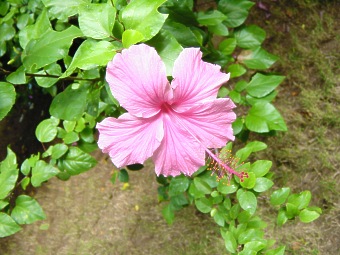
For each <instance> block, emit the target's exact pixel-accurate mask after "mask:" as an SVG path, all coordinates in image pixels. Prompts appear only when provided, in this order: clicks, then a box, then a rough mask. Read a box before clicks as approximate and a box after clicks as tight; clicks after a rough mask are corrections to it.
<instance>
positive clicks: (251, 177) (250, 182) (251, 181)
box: [240, 172, 256, 189]
mask: <svg viewBox="0 0 340 255" xmlns="http://www.w3.org/2000/svg"><path fill="white" fill-rule="evenodd" d="M255 183H256V176H255V174H254V173H253V172H249V173H248V178H244V180H243V182H240V184H241V186H242V187H243V188H246V189H252V188H254V186H255Z"/></svg>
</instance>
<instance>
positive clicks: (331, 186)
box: [0, 0, 340, 255]
mask: <svg viewBox="0 0 340 255" xmlns="http://www.w3.org/2000/svg"><path fill="white" fill-rule="evenodd" d="M258 3H259V2H258ZM261 4H262V5H257V7H256V6H254V7H253V9H252V10H253V11H252V14H251V15H252V16H251V21H249V23H256V24H258V25H259V26H261V27H262V28H264V29H265V30H266V32H267V41H266V44H265V46H264V47H265V48H266V49H267V50H268V51H269V52H271V53H274V54H276V55H278V56H280V57H281V60H280V61H279V62H278V63H277V64H276V65H275V67H274V68H273V70H272V71H273V72H277V73H280V74H283V75H286V77H287V78H286V80H285V81H284V83H283V84H282V86H280V88H279V94H278V97H277V99H276V101H275V102H274V104H275V105H276V107H277V108H278V109H279V110H280V112H281V113H282V115H283V116H284V118H285V120H286V122H287V126H288V128H289V131H288V132H286V133H284V134H283V133H281V134H278V136H275V137H254V138H256V139H262V140H264V141H265V142H266V143H267V144H268V145H269V146H268V147H269V148H270V149H268V150H267V151H265V152H264V153H262V154H259V155H258V157H259V158H264V159H271V160H273V162H274V166H273V170H274V172H275V179H276V182H275V183H276V185H277V187H281V186H282V185H285V186H289V187H291V188H292V190H293V191H294V192H300V191H303V190H305V189H309V190H311V192H312V195H313V200H312V204H313V205H316V206H319V207H321V208H322V209H323V212H324V214H323V215H322V216H321V217H320V218H319V219H318V220H317V221H315V222H313V223H311V224H302V223H297V222H298V221H296V222H292V223H288V224H286V225H285V226H283V227H282V228H278V227H275V224H274V222H273V219H274V218H275V211H274V210H272V209H266V208H269V206H268V207H267V206H266V202H265V201H264V208H265V209H263V211H262V213H263V215H264V216H263V217H264V218H265V219H266V220H268V222H272V223H273V224H271V225H270V226H269V228H268V236H270V237H272V238H276V239H278V240H279V242H283V243H285V244H286V245H287V253H286V254H298V255H300V254H306V255H310V254H319V255H337V254H339V250H340V242H339V240H340V202H339V195H340V188H339V185H338V183H339V182H340V171H339V169H340V74H339V63H340V28H339V24H340V20H339V10H340V4H339V2H338V1H311V0H310V1H307V0H305V1H302V0H301V1H299V0H293V1H288V0H286V1H272V0H266V1H261ZM1 146H2V147H3V146H6V145H2V144H1ZM96 157H97V158H98V159H99V164H98V165H97V167H96V168H95V169H93V170H91V171H89V172H87V173H84V174H82V175H80V176H75V177H72V178H71V179H70V180H69V181H67V182H62V181H59V180H57V179H53V180H51V181H50V182H48V183H47V184H45V185H44V186H43V187H42V188H39V189H37V190H36V191H35V192H36V193H35V198H36V199H37V200H38V201H39V203H40V204H41V205H42V207H43V208H44V210H45V212H46V215H47V219H46V220H44V221H41V222H37V223H35V224H32V225H29V226H26V227H25V228H24V230H23V231H21V232H19V233H18V234H16V235H14V236H11V237H8V238H3V239H1V240H0V254H1V255H14V254H15V255H24V254H25V255H26V254H29V255H30V254H37V255H39V254H58V255H59V254H62V255H63V254H72V255H73V254H74V255H78V254H81V255H82V254H91V255H92V254H99V255H102V254H103V255H105V254H110V255H111V254H113V255H115V254H117V255H125V254H150V255H153V254H155V255H156V254H170V255H171V254H209V255H210V254H225V248H224V244H223V241H222V239H221V238H220V236H219V230H218V227H217V226H216V225H215V224H214V223H213V222H212V221H211V219H210V218H209V216H205V215H202V214H200V213H197V212H196V211H195V210H194V209H193V208H191V207H189V208H186V209H184V210H182V211H180V212H179V213H178V214H176V219H175V222H174V224H173V225H172V226H168V225H167V224H166V222H165V221H164V220H163V218H162V216H161V209H162V206H163V205H162V204H159V203H158V201H157V183H156V181H155V176H154V171H153V169H152V168H153V166H152V163H148V164H147V166H146V168H145V169H144V170H142V171H139V172H130V173H131V176H130V183H129V185H130V186H129V187H128V188H126V189H124V190H123V184H121V183H119V182H118V183H116V184H115V185H112V184H111V182H110V177H111V173H112V171H113V166H112V164H111V163H110V161H108V160H107V159H106V158H105V156H104V155H101V153H99V152H97V154H96Z"/></svg>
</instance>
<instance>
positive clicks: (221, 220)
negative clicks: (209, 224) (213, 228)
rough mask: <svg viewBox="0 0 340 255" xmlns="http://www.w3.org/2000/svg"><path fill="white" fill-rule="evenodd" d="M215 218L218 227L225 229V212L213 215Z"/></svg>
mask: <svg viewBox="0 0 340 255" xmlns="http://www.w3.org/2000/svg"><path fill="white" fill-rule="evenodd" d="M213 218H214V221H215V222H216V224H217V225H219V226H220V227H224V225H225V220H224V212H220V211H217V212H216V213H215V214H214V215H213Z"/></svg>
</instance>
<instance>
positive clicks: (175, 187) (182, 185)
mask: <svg viewBox="0 0 340 255" xmlns="http://www.w3.org/2000/svg"><path fill="white" fill-rule="evenodd" d="M189 184H190V180H189V179H188V177H186V176H184V175H179V176H176V177H174V178H172V180H171V182H170V185H169V196H176V195H179V194H181V193H183V192H185V191H186V190H187V189H188V188H189Z"/></svg>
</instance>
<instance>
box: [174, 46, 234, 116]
mask: <svg viewBox="0 0 340 255" xmlns="http://www.w3.org/2000/svg"><path fill="white" fill-rule="evenodd" d="M201 58H202V52H201V51H200V50H199V49H198V48H187V49H184V50H183V51H182V52H181V54H180V55H179V56H178V58H177V59H176V61H175V63H174V69H173V78H174V80H173V81H172V82H171V87H172V88H173V89H174V92H173V93H174V98H173V101H172V102H173V103H174V105H173V107H174V108H175V109H176V110H177V111H185V110H186V109H187V108H188V107H191V106H193V104H196V103H198V102H200V101H203V100H209V99H215V98H216V96H217V92H218V89H219V88H220V86H221V85H222V84H223V83H225V82H227V81H228V80H229V76H230V75H229V74H225V73H222V72H221V71H220V69H221V67H220V66H218V65H213V64H210V63H207V62H204V61H202V59H201Z"/></svg>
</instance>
